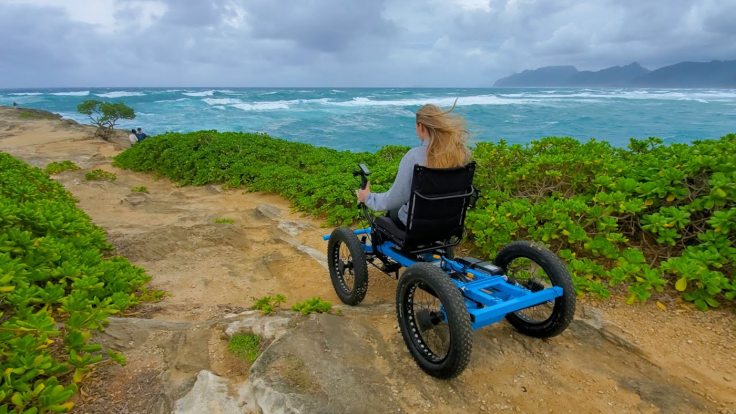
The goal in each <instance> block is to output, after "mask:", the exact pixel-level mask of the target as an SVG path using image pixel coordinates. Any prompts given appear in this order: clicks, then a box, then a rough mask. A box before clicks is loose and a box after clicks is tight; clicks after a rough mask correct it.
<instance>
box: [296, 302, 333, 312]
mask: <svg viewBox="0 0 736 414" xmlns="http://www.w3.org/2000/svg"><path fill="white" fill-rule="evenodd" d="M330 309H332V302H330V301H328V300H324V299H322V298H311V299H307V300H305V301H304V302H297V303H295V304H294V306H292V307H291V310H293V311H296V312H301V313H303V314H305V315H309V314H312V313H315V312H317V313H329V312H330Z"/></svg>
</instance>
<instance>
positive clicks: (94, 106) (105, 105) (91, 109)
mask: <svg viewBox="0 0 736 414" xmlns="http://www.w3.org/2000/svg"><path fill="white" fill-rule="evenodd" d="M77 112H79V113H80V114H84V115H87V116H88V117H89V119H90V120H91V121H92V124H93V125H96V126H97V135H99V136H100V137H102V139H104V140H109V139H110V137H111V136H112V134H113V131H114V128H115V123H116V122H117V121H118V120H119V119H134V118H135V111H133V108H130V107H129V106H127V105H125V104H124V103H122V102H115V103H111V102H101V101H97V100H94V99H88V100H86V101H84V102H82V103H80V104H79V105H77Z"/></svg>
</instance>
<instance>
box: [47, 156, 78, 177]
mask: <svg viewBox="0 0 736 414" xmlns="http://www.w3.org/2000/svg"><path fill="white" fill-rule="evenodd" d="M78 169H79V166H77V164H75V163H73V162H71V161H69V160H64V161H61V162H57V161H54V162H52V163H49V164H48V165H46V168H44V170H43V172H45V173H46V174H48V175H54V174H59V173H62V172H64V171H76V170H78Z"/></svg>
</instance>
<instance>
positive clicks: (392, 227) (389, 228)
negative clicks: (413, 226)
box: [375, 217, 406, 241]
mask: <svg viewBox="0 0 736 414" xmlns="http://www.w3.org/2000/svg"><path fill="white" fill-rule="evenodd" d="M375 225H376V227H378V228H379V230H384V231H385V232H387V233H389V234H390V235H392V236H394V237H395V238H397V239H399V240H401V241H404V240H405V239H406V232H405V231H404V230H401V229H400V228H399V227H398V226H397V225H396V223H394V221H393V220H391V219H390V218H388V217H378V218H376V221H375Z"/></svg>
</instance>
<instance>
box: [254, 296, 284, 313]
mask: <svg viewBox="0 0 736 414" xmlns="http://www.w3.org/2000/svg"><path fill="white" fill-rule="evenodd" d="M284 302H286V296H284V295H276V296H274V297H273V298H272V297H271V296H264V297H262V298H260V299H258V300H257V301H255V302H253V306H252V308H253V309H257V310H260V311H261V312H263V313H265V314H266V315H268V314H270V313H272V312H273V311H275V310H276V309H278V308H279V305H281V304H282V303H284Z"/></svg>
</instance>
